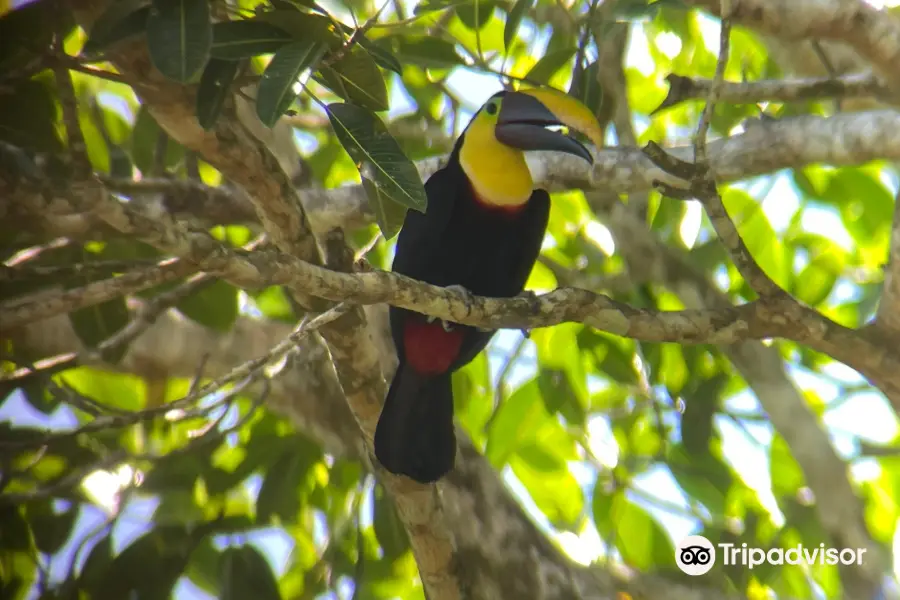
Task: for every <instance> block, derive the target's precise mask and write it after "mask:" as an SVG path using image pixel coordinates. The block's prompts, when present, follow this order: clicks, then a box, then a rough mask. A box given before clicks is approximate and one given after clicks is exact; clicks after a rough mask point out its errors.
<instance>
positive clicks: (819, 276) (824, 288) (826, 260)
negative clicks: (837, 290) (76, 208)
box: [793, 254, 841, 306]
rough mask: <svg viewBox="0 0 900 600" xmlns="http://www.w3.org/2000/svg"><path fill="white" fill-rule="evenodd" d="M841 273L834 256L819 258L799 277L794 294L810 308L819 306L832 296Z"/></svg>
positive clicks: (811, 262) (807, 266)
mask: <svg viewBox="0 0 900 600" xmlns="http://www.w3.org/2000/svg"><path fill="white" fill-rule="evenodd" d="M840 273H841V267H840V265H839V263H838V261H837V259H836V257H835V256H834V255H827V254H826V255H822V256H817V257H816V258H814V259H813V260H812V261H810V263H809V264H808V265H806V268H805V269H803V270H802V271H801V272H800V274H799V275H797V278H796V280H795V281H794V289H793V294H794V296H796V297H797V298H798V299H799V300H801V301H803V302H805V303H806V304H808V305H809V306H817V305H818V304H821V303H822V302H824V301H825V299H826V298H828V296H829V295H830V294H831V290H832V288H833V287H834V284H835V283H837V279H838V276H839V275H840Z"/></svg>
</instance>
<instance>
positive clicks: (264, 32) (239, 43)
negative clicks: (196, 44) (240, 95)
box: [210, 19, 291, 60]
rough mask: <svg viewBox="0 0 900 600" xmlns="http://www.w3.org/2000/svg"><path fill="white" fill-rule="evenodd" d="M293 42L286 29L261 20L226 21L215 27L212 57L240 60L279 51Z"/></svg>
mask: <svg viewBox="0 0 900 600" xmlns="http://www.w3.org/2000/svg"><path fill="white" fill-rule="evenodd" d="M290 40H291V36H290V34H288V33H287V32H286V31H285V30H284V29H281V28H280V27H276V26H275V25H272V24H270V23H266V22H265V21H259V20H250V19H247V20H239V21H225V22H223V23H216V24H215V25H213V41H212V46H211V47H210V56H212V57H213V58H220V59H223V60H239V59H242V58H250V57H251V56H256V55H258V54H267V53H272V52H275V51H277V50H278V49H279V48H281V47H282V46H284V45H285V44H287V43H288V42H289V41H290Z"/></svg>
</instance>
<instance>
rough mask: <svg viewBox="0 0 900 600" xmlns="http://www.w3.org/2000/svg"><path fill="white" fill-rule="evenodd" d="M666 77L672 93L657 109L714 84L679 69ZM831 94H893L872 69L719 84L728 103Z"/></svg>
mask: <svg viewBox="0 0 900 600" xmlns="http://www.w3.org/2000/svg"><path fill="white" fill-rule="evenodd" d="M666 81H668V82H669V93H668V95H667V96H666V99H665V100H663V102H662V104H660V105H659V106H658V107H657V108H656V110H654V111H653V112H654V113H657V112H660V111H662V110H665V109H666V108H670V107H672V106H676V105H678V104H680V103H682V102H686V101H688V100H698V99H702V98H706V97H707V96H708V95H709V91H710V88H711V87H712V80H711V79H700V78H692V77H684V76H682V75H676V74H675V73H670V74H669V75H668V76H666ZM827 98H878V99H881V100H885V101H887V100H889V99H890V94H889V92H888V90H887V88H885V86H884V85H883V84H882V83H881V81H880V80H879V79H878V78H876V77H875V76H873V75H872V74H871V73H852V74H849V75H841V76H836V77H833V78H832V77H811V78H807V79H763V80H759V81H741V82H736V81H723V82H722V85H721V87H720V88H719V100H720V101H721V102H726V103H728V104H758V103H760V102H785V103H786V102H801V101H804V100H824V99H827Z"/></svg>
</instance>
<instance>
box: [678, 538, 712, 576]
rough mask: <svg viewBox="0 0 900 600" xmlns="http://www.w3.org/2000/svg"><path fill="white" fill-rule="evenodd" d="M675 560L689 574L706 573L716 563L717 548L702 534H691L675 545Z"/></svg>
mask: <svg viewBox="0 0 900 600" xmlns="http://www.w3.org/2000/svg"><path fill="white" fill-rule="evenodd" d="M675 562H676V563H677V564H678V568H679V569H681V570H682V571H683V572H684V573H686V574H687V575H691V576H697V575H705V574H706V573H709V570H710V569H712V568H713V565H714V564H716V548H715V546H713V545H712V542H710V541H709V540H708V539H706V538H705V537H703V536H702V535H689V536H688V537H686V538H684V539H683V540H681V542H680V543H679V544H678V546H676V547H675Z"/></svg>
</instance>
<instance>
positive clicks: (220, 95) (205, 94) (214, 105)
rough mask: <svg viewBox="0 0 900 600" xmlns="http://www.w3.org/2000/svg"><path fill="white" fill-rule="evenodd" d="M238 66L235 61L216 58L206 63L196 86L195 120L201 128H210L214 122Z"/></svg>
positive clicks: (228, 92) (228, 91)
mask: <svg viewBox="0 0 900 600" xmlns="http://www.w3.org/2000/svg"><path fill="white" fill-rule="evenodd" d="M238 66H239V63H237V62H235V61H230V60H220V59H217V58H213V59H211V60H210V61H209V62H208V63H206V68H205V69H203V75H202V76H201V77H200V85H199V86H198V87H197V121H199V123H200V126H201V127H202V128H203V129H206V130H210V129H212V127H213V125H215V124H216V119H218V118H219V113H220V112H222V106H223V105H224V104H225V99H226V98H227V97H228V95H229V94H230V93H231V83H232V82H233V81H234V78H235V76H236V75H237V72H238Z"/></svg>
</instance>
